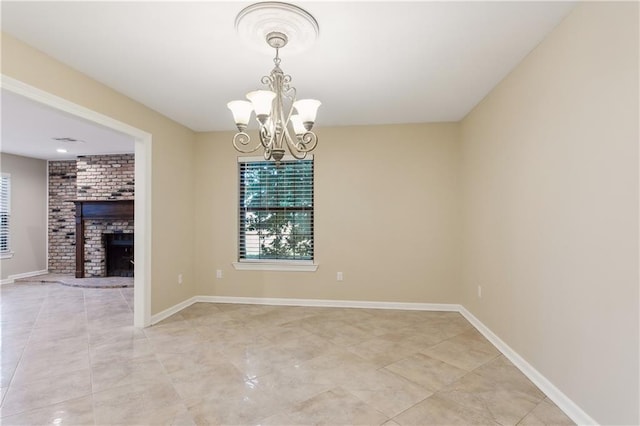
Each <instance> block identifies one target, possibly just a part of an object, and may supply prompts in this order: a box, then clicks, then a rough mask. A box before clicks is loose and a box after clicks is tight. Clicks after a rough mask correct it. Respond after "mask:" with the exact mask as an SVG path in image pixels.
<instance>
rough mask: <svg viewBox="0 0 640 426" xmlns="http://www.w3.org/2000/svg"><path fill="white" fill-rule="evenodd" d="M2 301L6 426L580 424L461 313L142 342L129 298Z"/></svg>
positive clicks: (309, 315) (161, 329) (17, 295)
mask: <svg viewBox="0 0 640 426" xmlns="http://www.w3.org/2000/svg"><path fill="white" fill-rule="evenodd" d="M0 291H1V306H0V307H1V309H2V313H1V317H2V323H1V326H2V358H1V366H0V368H1V372H2V374H1V383H0V384H1V390H2V393H1V398H2V408H1V416H2V417H1V418H0V422H1V423H2V424H3V425H40V424H62V425H64V424H77V425H93V424H95V425H103V424H123V425H134V424H175V425H183V424H184V425H192V424H203V425H204V424H211V425H215V424H229V425H257V424H261V425H317V424H324V425H343V424H353V425H388V426H391V425H430V424H433V425H452V424H464V425H468V424H489V425H498V424H499V425H513V424H521V425H542V424H553V425H560V424H572V423H571V421H570V419H569V418H567V417H566V416H565V415H564V414H563V413H562V411H560V409H558V408H557V407H556V406H555V405H554V404H553V403H552V402H551V401H550V400H549V399H548V398H546V397H545V395H544V394H543V393H542V392H541V391H540V390H538V389H537V388H536V387H535V386H534V385H533V384H532V383H531V382H530V381H529V380H528V379H527V378H526V377H524V376H523V375H522V374H521V373H520V372H519V371H518V370H517V369H516V368H515V367H514V366H513V365H512V364H510V363H509V361H508V360H507V359H506V358H505V357H504V356H502V355H501V354H500V353H499V352H498V351H497V350H496V349H495V348H494V347H493V346H492V345H491V344H489V343H488V342H487V341H486V340H485V339H484V338H483V337H482V336H481V335H480V334H479V333H478V332H476V331H475V330H474V328H473V327H472V326H471V325H470V324H469V323H468V322H467V321H466V320H465V319H464V318H463V317H462V316H460V315H459V314H457V313H451V312H417V311H395V310H372V309H341V308H308V307H275V306H256V305H230V304H228V305H226V304H205V303H198V304H194V305H192V306H190V307H189V308H187V309H185V310H183V311H182V312H180V313H178V314H176V315H173V316H172V317H170V318H168V319H166V320H165V321H163V322H162V323H160V324H157V325H155V326H153V327H150V328H147V329H144V330H140V329H135V328H133V327H132V326H131V324H132V302H133V289H132V288H122V289H86V288H74V287H68V286H62V285H60V284H55V283H20V284H12V285H5V286H2V287H1V288H0Z"/></svg>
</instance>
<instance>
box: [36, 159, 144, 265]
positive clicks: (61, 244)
mask: <svg viewBox="0 0 640 426" xmlns="http://www.w3.org/2000/svg"><path fill="white" fill-rule="evenodd" d="M134 167H135V158H134V155H133V154H122V155H92V156H81V157H78V158H77V160H70V161H50V162H49V272H51V273H56V274H74V273H75V270H76V235H75V230H76V228H75V205H74V204H73V202H72V200H133V199H134V186H135V181H134V173H135V169H134ZM133 229H134V225H133V221H131V222H128V221H112V222H109V221H87V222H86V223H85V250H84V252H85V276H87V277H101V276H105V275H106V265H105V260H104V259H105V253H104V246H103V241H102V234H103V233H115V232H133Z"/></svg>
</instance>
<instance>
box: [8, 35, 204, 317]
mask: <svg viewBox="0 0 640 426" xmlns="http://www.w3.org/2000/svg"><path fill="white" fill-rule="evenodd" d="M2 74H4V75H7V76H9V77H12V78H14V79H16V80H20V81H22V82H24V83H26V84H29V85H31V86H34V87H36V88H38V89H41V90H44V91H46V92H49V93H51V94H54V95H57V96H59V97H61V98H64V99H67V100H69V101H71V102H74V103H76V104H79V105H82V106H84V107H86V108H89V109H91V110H94V111H96V112H99V113H101V114H104V115H106V116H109V117H112V118H114V119H116V120H119V121H121V122H124V123H127V124H129V125H131V126H133V127H136V128H138V129H141V130H143V131H146V132H148V133H151V134H152V135H153V143H152V158H151V162H150V163H151V174H152V176H153V177H152V182H151V188H152V189H151V191H152V194H151V197H152V217H151V221H152V223H151V233H152V237H151V238H152V258H151V313H152V314H154V313H157V312H159V311H162V310H164V309H166V308H168V307H170V306H173V305H175V304H177V303H179V302H182V301H184V300H186V299H188V298H189V297H191V296H193V295H194V294H195V281H194V275H193V251H192V250H193V242H192V237H193V232H194V230H193V213H192V208H193V203H194V198H193V186H194V185H193V173H192V163H193V144H194V140H195V134H194V132H192V131H191V130H189V129H187V128H186V127H184V126H181V125H179V124H177V123H176V122H174V121H171V120H169V119H168V118H166V117H164V116H162V115H160V114H158V113H157V112H155V111H153V110H151V109H149V108H147V107H145V106H144V105H141V104H139V103H137V102H135V101H133V100H131V99H130V98H127V97H126V96H123V95H121V94H120V93H118V92H116V91H114V90H113V89H110V88H109V87H107V86H105V85H103V84H101V83H98V82H97V81H95V80H93V79H91V78H89V77H87V76H85V75H84V74H81V73H80V72H78V71H75V70H74V69H72V68H69V67H68V66H66V65H64V64H62V63H60V62H58V61H56V60H54V59H53V58H51V57H49V56H47V55H45V54H43V53H41V52H39V51H37V50H35V49H33V48H31V47H30V46H27V45H25V44H23V43H21V42H20V41H18V40H16V39H14V38H12V37H10V36H8V35H6V34H4V33H3V34H2ZM180 273H182V274H183V275H184V283H183V284H182V285H178V283H177V281H178V280H177V277H178V274H180Z"/></svg>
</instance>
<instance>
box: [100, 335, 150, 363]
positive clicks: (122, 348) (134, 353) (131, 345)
mask: <svg viewBox="0 0 640 426" xmlns="http://www.w3.org/2000/svg"><path fill="white" fill-rule="evenodd" d="M153 354H154V348H153V346H151V343H149V341H148V339H134V340H124V341H120V342H115V343H106V344H104V345H98V346H91V347H90V348H89V356H90V360H91V364H92V365H96V364H104V363H107V362H118V361H125V360H131V359H134V358H140V357H143V356H147V355H153Z"/></svg>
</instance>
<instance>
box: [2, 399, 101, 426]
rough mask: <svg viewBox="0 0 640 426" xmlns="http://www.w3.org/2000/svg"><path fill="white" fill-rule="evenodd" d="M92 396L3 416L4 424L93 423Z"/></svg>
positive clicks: (6, 425)
mask: <svg viewBox="0 0 640 426" xmlns="http://www.w3.org/2000/svg"><path fill="white" fill-rule="evenodd" d="M94 423H95V420H94V418H93V400H92V397H91V396H86V397H83V398H78V399H72V400H68V401H64V402H60V403H58V404H53V405H49V406H46V407H42V408H38V409H35V410H31V411H27V412H24V413H20V414H15V415H13V416H8V417H3V418H2V424H3V425H5V426H12V425H16V426H17V425H47V424H49V425H67V424H68V425H93V424H94Z"/></svg>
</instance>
